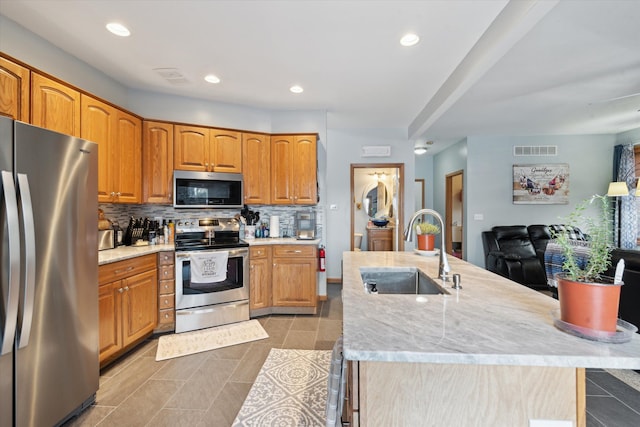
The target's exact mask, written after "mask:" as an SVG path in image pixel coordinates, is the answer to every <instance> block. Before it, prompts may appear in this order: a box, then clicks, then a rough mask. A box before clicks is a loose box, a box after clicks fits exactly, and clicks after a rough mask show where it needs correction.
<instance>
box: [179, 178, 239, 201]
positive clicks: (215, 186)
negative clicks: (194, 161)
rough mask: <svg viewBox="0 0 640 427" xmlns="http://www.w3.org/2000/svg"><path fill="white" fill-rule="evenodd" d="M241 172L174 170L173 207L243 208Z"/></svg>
mask: <svg viewBox="0 0 640 427" xmlns="http://www.w3.org/2000/svg"><path fill="white" fill-rule="evenodd" d="M242 205H243V181H242V174H239V173H218V172H190V171H179V170H177V171H173V207H175V208H242Z"/></svg>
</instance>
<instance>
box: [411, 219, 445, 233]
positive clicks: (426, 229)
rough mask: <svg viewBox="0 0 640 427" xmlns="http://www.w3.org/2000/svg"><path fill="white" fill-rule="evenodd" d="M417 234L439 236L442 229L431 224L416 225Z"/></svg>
mask: <svg viewBox="0 0 640 427" xmlns="http://www.w3.org/2000/svg"><path fill="white" fill-rule="evenodd" d="M416 233H418V234H438V233H440V227H438V226H437V225H435V224H431V223H430V222H421V223H419V224H417V225H416Z"/></svg>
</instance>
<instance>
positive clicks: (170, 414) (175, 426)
mask: <svg viewBox="0 0 640 427" xmlns="http://www.w3.org/2000/svg"><path fill="white" fill-rule="evenodd" d="M204 413H205V412H204V411H200V410H193V409H175V408H165V409H162V410H161V411H160V412H158V414H157V415H156V416H155V417H153V418H152V419H151V422H150V423H149V426H153V427H192V426H195V425H198V423H200V421H201V420H202V418H203V416H204ZM210 425H212V426H213V425H216V424H210ZM219 425H220V426H222V424H219Z"/></svg>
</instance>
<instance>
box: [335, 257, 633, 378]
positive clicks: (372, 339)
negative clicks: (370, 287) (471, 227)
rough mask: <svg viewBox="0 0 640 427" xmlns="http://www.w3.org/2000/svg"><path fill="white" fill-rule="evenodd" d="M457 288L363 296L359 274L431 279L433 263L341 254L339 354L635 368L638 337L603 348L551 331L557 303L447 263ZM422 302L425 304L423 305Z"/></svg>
mask: <svg viewBox="0 0 640 427" xmlns="http://www.w3.org/2000/svg"><path fill="white" fill-rule="evenodd" d="M448 260H449V264H450V265H451V273H458V274H460V276H461V285H462V289H460V290H455V289H452V288H451V282H448V283H446V284H443V283H442V281H441V280H438V282H439V283H440V284H441V285H443V287H445V288H446V289H447V290H448V291H449V293H450V294H449V295H426V302H418V301H416V296H415V295H388V294H385V295H382V294H378V295H371V294H366V293H365V291H364V285H363V282H362V278H361V276H360V268H361V267H418V268H419V269H420V270H422V271H423V272H425V273H426V274H427V275H428V276H429V277H431V278H435V277H437V272H438V257H437V256H421V255H418V254H416V253H412V252H345V253H344V257H343V271H344V276H343V285H342V300H343V333H344V355H345V357H346V358H347V359H349V360H360V361H395V362H420V363H438V364H442V363H450V364H474V365H478V364H483V365H512V366H516V365H521V366H522V365H525V366H558V367H585V368H618V369H640V334H634V336H633V337H632V339H631V341H630V342H627V343H623V344H607V343H602V342H596V341H590V340H587V339H583V338H578V337H575V336H572V335H570V334H567V333H565V332H562V331H560V330H559V329H557V328H556V327H555V326H554V325H553V316H552V311H553V310H556V309H558V308H559V304H558V301H557V300H555V299H553V298H551V297H549V296H547V295H544V294H542V293H540V292H537V291H534V290H532V289H529V288H527V287H525V286H523V285H520V284H517V283H515V282H512V281H510V280H507V279H505V278H503V277H501V276H498V275H496V274H494V273H491V272H489V271H487V270H484V269H482V268H479V267H476V266H474V265H472V264H469V263H467V262H465V261H462V260H459V259H457V258H455V257H453V256H449V257H448ZM422 299H425V298H422Z"/></svg>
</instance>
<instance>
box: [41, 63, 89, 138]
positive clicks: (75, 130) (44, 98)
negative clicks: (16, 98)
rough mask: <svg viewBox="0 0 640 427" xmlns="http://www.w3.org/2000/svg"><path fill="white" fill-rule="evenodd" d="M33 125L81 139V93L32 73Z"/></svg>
mask: <svg viewBox="0 0 640 427" xmlns="http://www.w3.org/2000/svg"><path fill="white" fill-rule="evenodd" d="M31 123H32V124H34V125H36V126H40V127H43V128H46V129H50V130H53V131H56V132H61V133H65V134H67V135H73V136H78V137H80V136H81V135H80V92H78V91H77V90H75V89H72V88H70V87H69V86H65V85H63V84H61V83H58V82H56V81H54V80H51V79H49V78H47V77H44V76H42V75H40V74H38V73H34V72H32V73H31Z"/></svg>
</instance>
